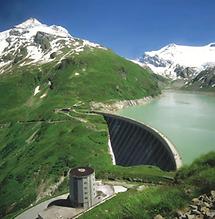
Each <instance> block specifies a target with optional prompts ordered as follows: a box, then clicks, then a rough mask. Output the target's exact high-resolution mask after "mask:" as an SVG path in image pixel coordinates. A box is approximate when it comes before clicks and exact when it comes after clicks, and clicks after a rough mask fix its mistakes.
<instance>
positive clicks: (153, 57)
mask: <svg viewBox="0 0 215 219" xmlns="http://www.w3.org/2000/svg"><path fill="white" fill-rule="evenodd" d="M138 61H140V62H142V63H144V64H146V65H148V66H149V67H150V68H151V69H152V71H154V72H155V73H157V74H160V75H163V76H166V77H169V78H172V79H175V78H177V77H184V73H183V70H184V69H187V68H189V70H191V71H192V72H193V73H192V75H193V76H194V75H195V74H197V73H198V72H199V71H201V70H204V69H205V67H206V66H211V65H212V66H213V65H215V43H210V44H208V45H205V46H184V45H177V44H169V45H167V46H165V47H163V48H161V49H159V50H157V51H150V52H145V54H144V56H143V57H141V58H140V59H139V60H138ZM181 72H182V73H181Z"/></svg>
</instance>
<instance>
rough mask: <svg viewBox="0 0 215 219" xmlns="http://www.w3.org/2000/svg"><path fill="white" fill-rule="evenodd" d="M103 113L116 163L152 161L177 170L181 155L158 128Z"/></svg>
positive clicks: (155, 164) (127, 163) (126, 164)
mask: <svg viewBox="0 0 215 219" xmlns="http://www.w3.org/2000/svg"><path fill="white" fill-rule="evenodd" d="M99 114H102V115H103V116H104V119H105V120H106V122H107V125H108V129H109V138H110V139H109V140H110V143H111V148H112V151H113V154H114V159H115V162H116V164H117V165H121V166H135V165H153V166H158V167H159V168H160V169H162V170H166V171H171V170H176V169H177V168H179V167H180V166H181V158H180V156H179V154H178V152H177V151H176V149H175V147H174V146H173V145H172V144H171V143H170V142H169V140H168V139H166V138H165V136H162V134H161V133H159V132H158V131H157V130H155V129H153V128H151V127H149V126H147V125H144V124H142V123H139V122H136V121H134V120H131V119H128V118H125V117H121V116H118V115H113V114H107V113H99Z"/></svg>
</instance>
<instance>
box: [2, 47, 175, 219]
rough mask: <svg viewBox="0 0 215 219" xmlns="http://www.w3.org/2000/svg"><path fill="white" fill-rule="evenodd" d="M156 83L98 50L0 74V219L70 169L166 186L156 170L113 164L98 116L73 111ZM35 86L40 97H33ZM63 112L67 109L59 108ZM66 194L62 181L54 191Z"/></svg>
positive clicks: (151, 89)
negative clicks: (84, 167)
mask: <svg viewBox="0 0 215 219" xmlns="http://www.w3.org/2000/svg"><path fill="white" fill-rule="evenodd" d="M77 73H78V74H79V75H78V74H77ZM48 81H51V82H52V85H51V87H50V85H48ZM157 81H158V79H157V78H156V77H155V76H153V75H152V74H151V73H149V72H148V71H147V70H144V69H142V68H141V67H139V66H137V65H135V64H133V63H131V62H129V61H127V60H125V59H123V58H121V57H119V56H117V55H116V54H114V53H113V52H111V51H110V50H103V49H94V50H93V51H91V50H86V51H85V52H83V53H80V54H79V55H76V56H71V57H69V58H66V59H64V60H62V61H61V63H57V62H52V63H49V64H45V65H41V66H29V67H20V68H18V67H16V69H13V70H12V71H11V72H10V73H9V72H8V73H5V74H3V75H1V77H0V92H1V98H0V173H1V174H0V209H1V213H0V217H2V216H4V215H7V214H13V213H14V212H17V211H19V210H20V209H23V208H25V207H27V206H29V205H30V204H31V203H34V201H35V200H36V199H39V198H42V197H44V196H45V194H46V193H45V191H46V190H47V188H49V186H50V185H53V184H55V183H57V182H59V180H60V177H64V176H66V174H67V172H68V170H69V168H71V167H75V166H78V165H89V166H92V167H94V168H96V173H97V177H100V178H102V177H104V178H108V177H120V178H128V177H129V176H130V175H132V176H135V177H137V176H139V177H141V178H143V179H145V180H146V181H147V180H148V181H156V180H157V181H161V180H164V181H166V180H167V178H166V176H168V177H169V176H171V175H172V174H171V173H164V172H162V171H161V170H159V169H157V168H150V169H149V168H147V167H137V168H123V171H122V168H119V169H118V167H113V166H112V163H111V158H110V156H109V154H108V146H107V126H106V124H105V122H104V120H103V118H101V117H100V116H96V115H85V114H81V112H83V111H89V103H90V102H91V101H100V102H101V101H103V102H105V101H109V100H112V101H116V100H122V99H123V100H124V99H136V98H142V97H144V96H148V95H157V94H158V93H159V92H160V90H159V88H158V85H157V84H158V83H157ZM36 86H40V92H39V93H38V94H37V95H35V96H34V95H33V94H34V89H35V87H36ZM44 94H46V96H45V97H44V98H41V96H42V95H44ZM75 104H76V106H75ZM77 104H78V105H79V106H78V107H77ZM67 107H70V108H71V109H72V110H71V112H69V113H65V112H62V111H59V109H61V108H67ZM73 109H75V110H76V111H73ZM152 169H153V171H152ZM140 172H141V175H140ZM118 173H120V174H118ZM167 181H168V180H167ZM66 189H67V184H66V180H64V182H63V183H62V185H61V187H60V191H66ZM56 192H57V190H56V191H55V190H53V191H52V193H56Z"/></svg>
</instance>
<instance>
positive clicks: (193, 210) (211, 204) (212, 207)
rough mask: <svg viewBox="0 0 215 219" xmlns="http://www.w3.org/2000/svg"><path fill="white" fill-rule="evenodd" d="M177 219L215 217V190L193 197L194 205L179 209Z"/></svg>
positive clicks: (209, 218) (207, 218) (210, 218)
mask: <svg viewBox="0 0 215 219" xmlns="http://www.w3.org/2000/svg"><path fill="white" fill-rule="evenodd" d="M175 219H215V191H211V192H210V194H209V195H206V194H203V195H200V196H199V197H198V198H194V199H192V205H189V208H187V209H184V211H180V210H178V211H177V212H176V217H175Z"/></svg>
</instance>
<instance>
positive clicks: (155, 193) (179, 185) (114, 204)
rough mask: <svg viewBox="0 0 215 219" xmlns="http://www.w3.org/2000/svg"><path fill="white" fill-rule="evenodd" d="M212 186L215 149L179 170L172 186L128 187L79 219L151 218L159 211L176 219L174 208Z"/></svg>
mask: <svg viewBox="0 0 215 219" xmlns="http://www.w3.org/2000/svg"><path fill="white" fill-rule="evenodd" d="M214 189H215V152H211V153H208V154H206V155H203V156H202V157H200V158H199V159H197V160H195V161H194V162H193V163H192V164H191V165H190V166H187V167H183V168H182V169H180V170H179V171H178V172H177V174H176V176H175V184H174V185H171V186H168V187H167V186H156V187H150V188H147V189H145V190H143V191H137V190H135V189H130V190H129V191H128V192H125V193H118V194H117V195H116V196H115V197H114V198H112V199H110V200H108V201H106V202H105V203H103V204H101V205H99V206H98V207H96V208H94V209H92V210H90V211H88V212H87V213H85V214H84V215H83V216H81V217H80V218H84V219H85V218H86V219H91V218H92V219H96V218H104V219H109V218H110V219H115V218H117V219H121V218H135V219H136V218H144V219H151V218H154V217H155V216H156V215H157V214H161V215H162V216H164V217H165V218H167V219H172V218H175V216H176V215H177V214H176V210H177V209H181V208H182V209H183V208H184V207H187V206H188V205H189V204H192V202H191V200H192V199H193V198H194V197H198V196H199V195H201V194H203V193H206V194H208V193H210V191H211V190H214Z"/></svg>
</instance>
